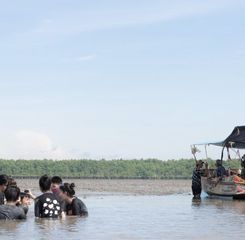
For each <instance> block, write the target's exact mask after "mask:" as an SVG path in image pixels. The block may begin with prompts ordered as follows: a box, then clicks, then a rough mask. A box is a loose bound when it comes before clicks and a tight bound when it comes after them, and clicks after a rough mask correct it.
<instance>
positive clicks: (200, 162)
mask: <svg viewBox="0 0 245 240" xmlns="http://www.w3.org/2000/svg"><path fill="white" fill-rule="evenodd" d="M203 164H204V162H203V161H202V160H198V161H197V162H196V167H198V168H202V167H203Z"/></svg>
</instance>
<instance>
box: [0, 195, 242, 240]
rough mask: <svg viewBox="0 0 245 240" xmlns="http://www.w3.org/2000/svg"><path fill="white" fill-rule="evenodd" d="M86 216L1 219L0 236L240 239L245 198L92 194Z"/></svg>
mask: <svg viewBox="0 0 245 240" xmlns="http://www.w3.org/2000/svg"><path fill="white" fill-rule="evenodd" d="M84 201H85V203H86V205H87V207H88V209H89V216H88V217H87V218H79V217H66V218H65V219H58V220H57V219H51V220H48V219H35V218H34V213H33V206H31V208H30V211H29V212H28V219H27V220H25V221H2V222H0V239H1V240H2V239H15V238H16V236H18V238H25V239H194V238H198V239H229V240H230V239H242V238H243V234H242V233H241V232H242V231H243V229H245V221H244V218H245V201H239V200H231V199H212V198H207V197H203V198H202V199H201V200H200V201H193V200H192V196H191V195H189V194H176V195H166V196H118V195H117V196H90V197H87V198H86V199H85V200H84Z"/></svg>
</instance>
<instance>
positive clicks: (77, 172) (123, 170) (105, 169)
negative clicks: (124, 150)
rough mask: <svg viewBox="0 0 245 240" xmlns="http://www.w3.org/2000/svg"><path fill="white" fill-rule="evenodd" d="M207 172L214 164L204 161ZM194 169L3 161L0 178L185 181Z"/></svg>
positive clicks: (140, 163) (165, 164)
mask: <svg viewBox="0 0 245 240" xmlns="http://www.w3.org/2000/svg"><path fill="white" fill-rule="evenodd" d="M208 163H209V166H210V168H212V167H213V168H214V166H215V161H213V160H211V159H209V160H208ZM194 166H195V161H194V160H193V159H181V160H168V161H161V160H156V159H148V160H108V161H107V160H60V161H55V160H4V159H0V174H3V173H4V174H7V175H10V176H13V177H39V176H41V175H43V174H48V175H50V176H53V175H59V176H61V177H71V178H122V179H123V178H141V179H177V178H181V179H189V178H191V176H192V171H193V168H194ZM224 166H225V167H226V168H228V167H230V168H240V161H239V160H230V161H224Z"/></svg>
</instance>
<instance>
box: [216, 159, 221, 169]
mask: <svg viewBox="0 0 245 240" xmlns="http://www.w3.org/2000/svg"><path fill="white" fill-rule="evenodd" d="M215 166H216V167H219V166H222V161H221V160H220V159H217V160H216V162H215Z"/></svg>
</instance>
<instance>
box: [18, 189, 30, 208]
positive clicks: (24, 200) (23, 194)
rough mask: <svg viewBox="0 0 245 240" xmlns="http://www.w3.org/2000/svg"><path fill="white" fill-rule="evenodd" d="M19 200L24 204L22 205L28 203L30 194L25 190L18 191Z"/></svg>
mask: <svg viewBox="0 0 245 240" xmlns="http://www.w3.org/2000/svg"><path fill="white" fill-rule="evenodd" d="M20 202H21V204H24V205H30V204H31V197H30V194H28V193H26V192H25V191H24V192H21V193H20Z"/></svg>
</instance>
